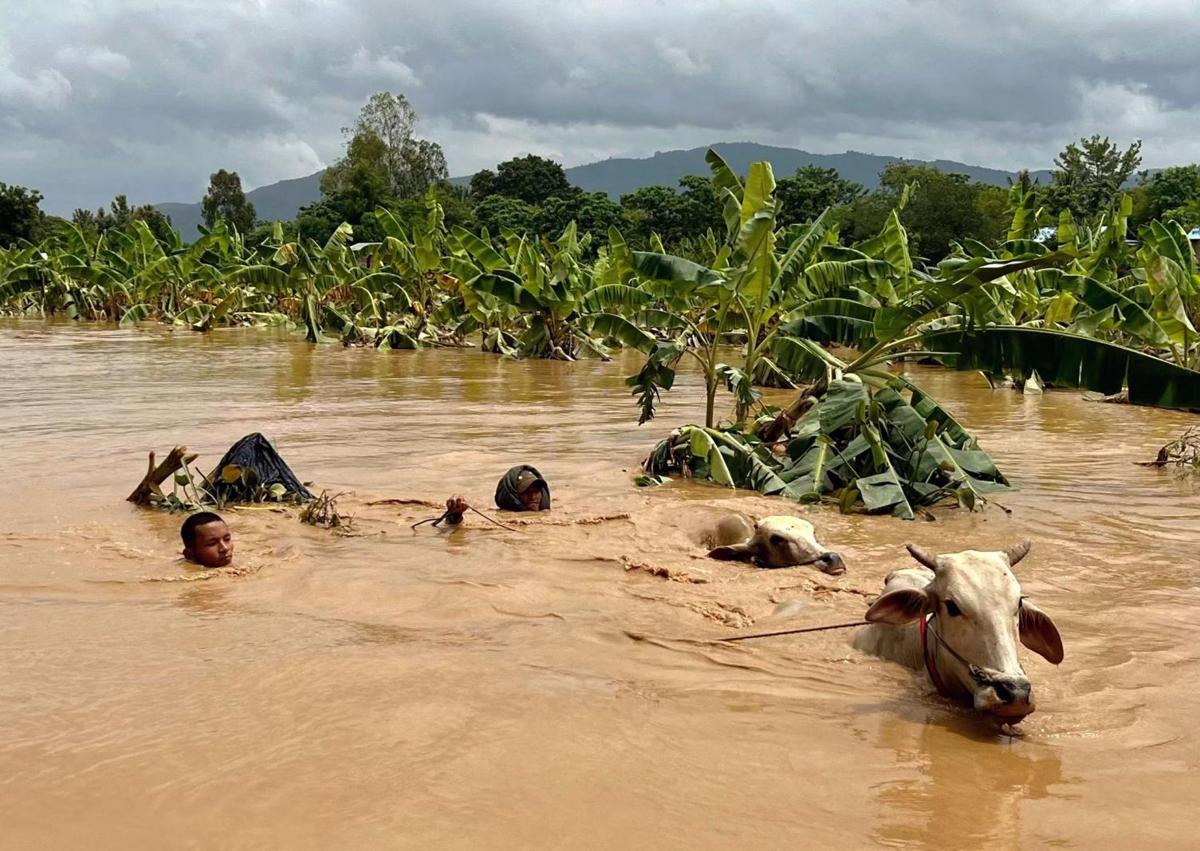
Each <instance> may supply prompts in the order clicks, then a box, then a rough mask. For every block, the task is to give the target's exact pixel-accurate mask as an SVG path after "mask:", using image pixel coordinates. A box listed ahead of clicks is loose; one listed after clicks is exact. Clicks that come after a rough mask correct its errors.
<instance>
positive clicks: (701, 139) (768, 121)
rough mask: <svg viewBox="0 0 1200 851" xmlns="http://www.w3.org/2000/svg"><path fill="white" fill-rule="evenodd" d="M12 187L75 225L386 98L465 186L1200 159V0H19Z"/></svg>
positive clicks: (1, 141) (308, 144)
mask: <svg viewBox="0 0 1200 851" xmlns="http://www.w3.org/2000/svg"><path fill="white" fill-rule="evenodd" d="M0 3H2V5H3V10H2V11H0V181H3V182H6V183H18V184H23V185H28V186H32V187H35V188H37V189H39V190H41V191H42V192H43V194H44V195H45V196H46V201H45V203H44V206H45V207H46V208H47V209H48V210H50V211H52V212H56V213H69V212H70V211H71V209H73V208H74V207H76V206H89V207H94V206H97V205H99V204H101V203H105V202H107V201H109V200H111V198H112V196H113V195H114V194H116V193H118V192H125V193H127V194H128V195H129V196H130V198H131V200H133V201H136V202H146V201H150V202H161V201H195V200H198V199H199V197H200V195H201V194H203V191H204V188H205V186H206V185H207V181H208V175H209V173H210V172H212V171H215V170H216V169H218V168H229V169H234V170H237V171H238V172H239V173H240V174H241V176H242V179H243V182H244V183H245V184H246V185H247V187H248V188H249V187H254V186H260V185H263V184H266V183H272V182H274V181H276V180H280V179H283V178H288V177H300V176H302V175H305V174H310V173H312V172H314V171H316V170H318V169H319V168H321V167H322V166H323V165H325V164H327V163H329V162H331V161H332V160H334V159H336V158H337V156H338V155H339V153H340V151H341V148H342V145H343V141H344V140H343V137H342V135H341V132H340V128H341V127H343V126H345V125H347V124H350V123H351V122H352V121H353V119H354V117H355V115H356V114H357V112H358V109H359V107H360V106H361V105H362V104H363V103H364V102H365V101H366V99H367V98H368V97H369V96H370V95H371V93H373V92H376V91H382V90H390V91H394V92H403V93H405V94H407V95H408V97H409V98H410V100H411V101H412V103H413V105H414V106H415V107H416V109H417V112H418V113H419V115H420V116H421V124H420V126H419V134H420V135H422V136H424V137H426V138H430V139H433V140H434V141H437V142H439V143H440V144H441V145H442V146H443V148H444V149H445V151H446V158H447V160H448V162H449V165H450V172H451V174H468V173H471V172H474V171H475V170H477V169H479V168H483V167H488V166H492V165H494V164H495V163H496V162H497V161H499V160H503V159H507V158H508V157H511V156H514V155H518V154H523V153H537V154H542V155H544V156H549V157H553V158H554V159H557V160H559V161H561V162H563V163H564V164H565V165H577V164H580V163H586V162H592V161H594V160H597V159H602V158H605V157H608V156H648V155H650V154H652V153H654V151H656V150H668V149H673V148H688V147H695V146H697V145H703V144H707V143H710V142H715V141H741V140H749V141H758V142H764V143H770V144H779V145H786V146H791V147H799V148H804V149H806V150H809V151H814V152H818V153H836V152H840V151H843V150H846V149H853V150H859V151H866V152H870V153H880V154H892V155H898V156H908V157H919V158H923V159H934V158H938V157H944V158H949V159H957V160H961V161H964V162H969V163H973V164H979V165H988V166H995V167H1000V168H1009V169H1015V168H1019V167H1031V168H1042V167H1047V166H1049V164H1050V161H1051V159H1052V157H1053V156H1054V154H1055V153H1056V152H1057V151H1058V150H1060V149H1061V148H1062V146H1063V145H1064V144H1065V143H1066V142H1067V141H1069V140H1071V139H1073V138H1078V137H1079V136H1081V135H1084V134H1089V135H1090V134H1091V133H1093V132H1101V133H1104V134H1107V135H1111V136H1112V137H1113V138H1114V139H1116V140H1118V141H1120V142H1121V143H1122V144H1127V143H1128V142H1130V141H1132V140H1133V139H1135V138H1141V139H1143V140H1144V147H1143V153H1144V157H1145V165H1147V166H1162V165H1170V164H1173V163H1181V162H1192V161H1197V160H1200V111H1198V110H1197V108H1196V107H1197V100H1198V99H1200V47H1198V45H1200V14H1197V6H1196V4H1195V2H1194V0H1178V2H1173V0H1140V2H1113V0H1089V2H1073V0H1057V1H1056V2H1046V0H1005V2H986V0H969V2H963V1H962V0H945V2H943V0H907V2H906V0H872V2H858V0H825V2H819V3H817V2H805V0H780V2H774V0H754V2H732V0H729V2H717V0H658V2H655V0H637V2H626V0H562V2H543V0H433V2H430V0H403V2H383V0H238V1H237V2H233V1H232V0H207V2H203V1H202V2H177V0H92V2H78V1H77V0H65V2H57V3H55V2H48V0H37V2H30V0H0Z"/></svg>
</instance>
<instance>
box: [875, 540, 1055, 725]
mask: <svg viewBox="0 0 1200 851" xmlns="http://www.w3.org/2000/svg"><path fill="white" fill-rule="evenodd" d="M1029 546H1030V544H1029V542H1028V541H1026V542H1025V543H1023V544H1019V545H1017V546H1015V547H1012V548H1010V549H1008V550H1007V551H1004V552H978V551H976V550H966V551H964V552H960V553H949V554H945V555H932V554H930V553H927V552H925V551H924V550H922V549H920V548H919V547H916V546H913V545H909V547H908V551H909V553H911V554H912V556H913V558H915V559H916V560H917V561H919V562H920V563H921V564H923V565H924V566H925V567H927V568H929V571H932V573H930V572H929V571H920V572H919V573H918V572H917V571H913V573H914V576H916V577H920V578H923V579H924V583H923V584H922V583H921V581H920V579H915V580H914V581H912V582H903V583H896V584H897V585H899V586H900V587H896V588H895V589H894V590H891V591H885V593H884V594H883V596H881V597H880V598H879V599H878V600H876V601H875V603H874V604H873V605H872V606H871V608H870V609H869V610H868V611H867V620H868V621H871V622H872V623H887V624H894V625H900V624H906V623H912V622H914V621H916V620H917V619H918V618H921V617H924V616H925V615H927V614H933V615H934V616H935V617H934V618H933V620H932V622H931V624H930V626H931V629H932V630H933V631H934V632H935V633H936V635H937V636H940V638H941V640H942V641H943V642H945V645H947V646H949V647H950V648H952V650H953V653H952V652H949V651H947V650H946V649H945V646H940V645H939V644H938V641H937V640H936V639H935V638H934V637H932V636H931V637H930V638H929V642H930V644H931V645H932V646H933V647H934V648H936V651H935V652H936V653H937V656H936V661H937V667H938V670H939V672H940V673H941V677H942V679H943V681H944V682H945V684H946V688H947V689H948V690H949V691H951V692H952V693H954V694H955V695H957V696H960V697H964V698H967V699H969V700H970V701H971V703H972V704H973V705H974V707H975V708H976V709H977V710H979V711H981V712H988V713H991V714H993V715H995V716H998V717H1002V718H1004V719H1006V720H1009V721H1019V720H1020V719H1021V718H1024V717H1025V716H1026V715H1028V714H1029V713H1031V712H1033V710H1034V700H1033V692H1032V689H1031V687H1030V684H1029V678H1028V677H1027V676H1026V675H1025V671H1024V669H1023V668H1022V667H1021V662H1020V659H1018V658H1017V640H1018V638H1019V639H1020V642H1021V643H1022V644H1024V645H1025V646H1026V647H1028V648H1029V649H1030V650H1032V651H1034V652H1035V653H1037V654H1039V655H1040V656H1042V657H1044V658H1045V659H1047V660H1049V661H1050V662H1052V663H1054V664H1055V665H1057V664H1058V663H1059V662H1061V661H1062V659H1063V646H1062V639H1061V638H1060V637H1059V634H1058V629H1057V628H1056V627H1055V626H1054V622H1053V621H1052V620H1050V618H1049V616H1047V615H1045V614H1044V613H1042V611H1041V610H1040V609H1038V608H1037V607H1036V606H1034V605H1033V604H1032V603H1030V602H1029V601H1028V600H1026V599H1025V598H1023V597H1022V596H1021V586H1020V584H1019V583H1018V582H1017V578H1016V577H1015V576H1014V575H1013V572H1012V570H1011V568H1012V567H1013V566H1014V565H1015V564H1016V563H1017V562H1019V561H1020V560H1021V559H1022V558H1024V557H1025V555H1026V554H1027V553H1028V552H1029ZM889 584H890V583H889ZM954 653H957V654H958V656H961V657H962V658H961V659H959V658H956V657H955V655H954ZM963 660H965V661H963Z"/></svg>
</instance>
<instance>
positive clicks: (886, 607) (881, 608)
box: [867, 588, 933, 626]
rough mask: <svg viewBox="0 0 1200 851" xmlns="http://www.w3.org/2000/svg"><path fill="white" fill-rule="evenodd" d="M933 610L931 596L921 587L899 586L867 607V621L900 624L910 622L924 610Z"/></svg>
mask: <svg viewBox="0 0 1200 851" xmlns="http://www.w3.org/2000/svg"><path fill="white" fill-rule="evenodd" d="M931 611H933V598H932V597H930V596H929V593H928V592H927V591H925V590H924V589H921V588H900V589H897V590H895V591H889V592H888V593H886V594H884V595H883V596H882V597H880V598H879V599H878V600H876V601H875V602H874V603H872V604H871V608H869V609H867V621H868V622H869V623H887V624H891V625H893V626H901V625H903V624H906V623H912V622H913V621H915V620H916V619H917V618H919V617H921V615H923V614H925V613H926V612H931Z"/></svg>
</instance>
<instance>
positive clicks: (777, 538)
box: [770, 535, 784, 547]
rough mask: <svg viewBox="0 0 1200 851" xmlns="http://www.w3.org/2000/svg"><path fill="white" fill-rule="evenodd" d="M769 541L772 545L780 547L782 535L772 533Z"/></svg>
mask: <svg viewBox="0 0 1200 851" xmlns="http://www.w3.org/2000/svg"><path fill="white" fill-rule="evenodd" d="M770 541H771V544H772V545H774V546H776V547H782V546H783V543H784V541H783V535H772V536H771V537H770Z"/></svg>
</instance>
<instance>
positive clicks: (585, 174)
mask: <svg viewBox="0 0 1200 851" xmlns="http://www.w3.org/2000/svg"><path fill="white" fill-rule="evenodd" d="M709 147H713V148H716V149H717V150H718V151H719V152H720V153H721V156H723V157H725V159H726V160H727V161H728V162H729V165H730V166H731V167H732V168H733V169H734V170H735V171H737V172H740V173H743V174H744V173H745V171H746V169H747V168H748V167H749V165H750V163H752V162H757V161H759V160H768V161H769V162H770V163H771V165H772V167H773V168H774V170H775V175H776V177H784V176H786V175H789V174H792V173H793V172H794V171H795V170H796V169H798V168H800V167H801V166H806V165H815V166H820V167H822V168H833V169H837V172H838V174H840V175H841V176H842V177H843V178H845V179H846V180H853V181H855V182H856V183H861V184H862V185H863V186H865V187H866V188H867V189H874V188H876V187H877V186H878V185H879V173H880V172H881V171H883V168H884V166H886V165H887V164H888V163H892V162H897V161H900V160H903V161H904V162H909V163H914V164H921V165H929V166H933V167H934V168H937V169H940V170H941V171H945V172H955V173H959V174H966V175H968V176H969V177H970V178H971V179H972V180H977V181H979V182H980V183H988V184H991V185H994V186H1007V185H1008V182H1009V180H1011V179H1013V178H1015V177H1016V173H1015V172H1011V171H1003V170H1001V169H995V168H986V167H984V166H978V165H967V164H966V163H960V162H955V161H954V160H933V161H926V160H912V159H906V158H903V157H889V156H883V155H880V154H864V153H860V152H858V151H846V152H845V153H841V154H812V153H809V152H808V151H801V150H797V149H796V148H778V147H773V146H770V145H759V144H756V143H754V142H730V143H722V144H716V145H711V146H708V145H706V146H705V147H702V148H692V149H690V150H686V151H657V152H655V154H654V156H651V157H645V158H642V159H632V158H620V159H607V160H602V161H600V162H595V163H588V164H587V165H578V166H572V167H571V168H568V169H566V173H567V179H568V180H570V181H571V183H573V184H574V185H576V186H578V187H579V188H580V189H583V190H585V191H587V192H605V193H607V194H608V195H609V196H610V197H611V198H612V199H613V200H614V201H615V200H617V199H618V198H620V196H621V195H622V194H624V193H626V192H633V191H634V190H635V189H638V188H640V187H642V186H655V185H664V186H677V185H678V183H679V179H680V178H681V177H684V176H686V175H689V174H708V165H707V164H706V163H705V162H704V153H705V151H707V150H708V148H709ZM1031 176H1032V177H1033V178H1034V179H1035V180H1041V181H1042V182H1043V183H1048V182H1049V180H1050V172H1049V171H1045V170H1042V171H1035V172H1031ZM451 180H452V182H454V183H458V184H462V185H465V184H466V183H468V182H469V181H470V180H471V178H470V176H469V175H467V176H463V177H455V178H451ZM320 183H321V172H317V173H316V174H310V175H308V176H307V177H297V178H293V179H291V180H281V181H279V182H278V183H271V184H268V185H267V186H260V187H258V188H257V189H253V190H251V191H250V192H247V193H246V197H247V198H249V199H250V201H251V203H253V204H254V209H255V211H256V212H257V214H258V217H259V218H260V219H263V220H265V221H274V220H276V219H278V220H283V221H286V220H288V219H292V218H295V216H296V213H297V212H298V211H299V210H300V208H301V207H303V206H304V205H305V204H311V203H312V202H314V201H316V200H318V199H319V198H320V197H321V188H320ZM154 206H155V207H156V208H158V209H159V210H160V211H162V212H163V213H165V214H166V215H168V216H170V217H171V222H172V224H174V226H175V227H176V228H177V229H178V230H179V231H180V232H181V233H182V234H183V236H184V238H185V239H192V238H194V237H196V236H197V235H198V234H199V231H198V227H199V225H200V223H201V222H202V221H203V217H202V215H201V211H200V204H199V202H197V203H194V204H185V203H166V204H155V205H154Z"/></svg>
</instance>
